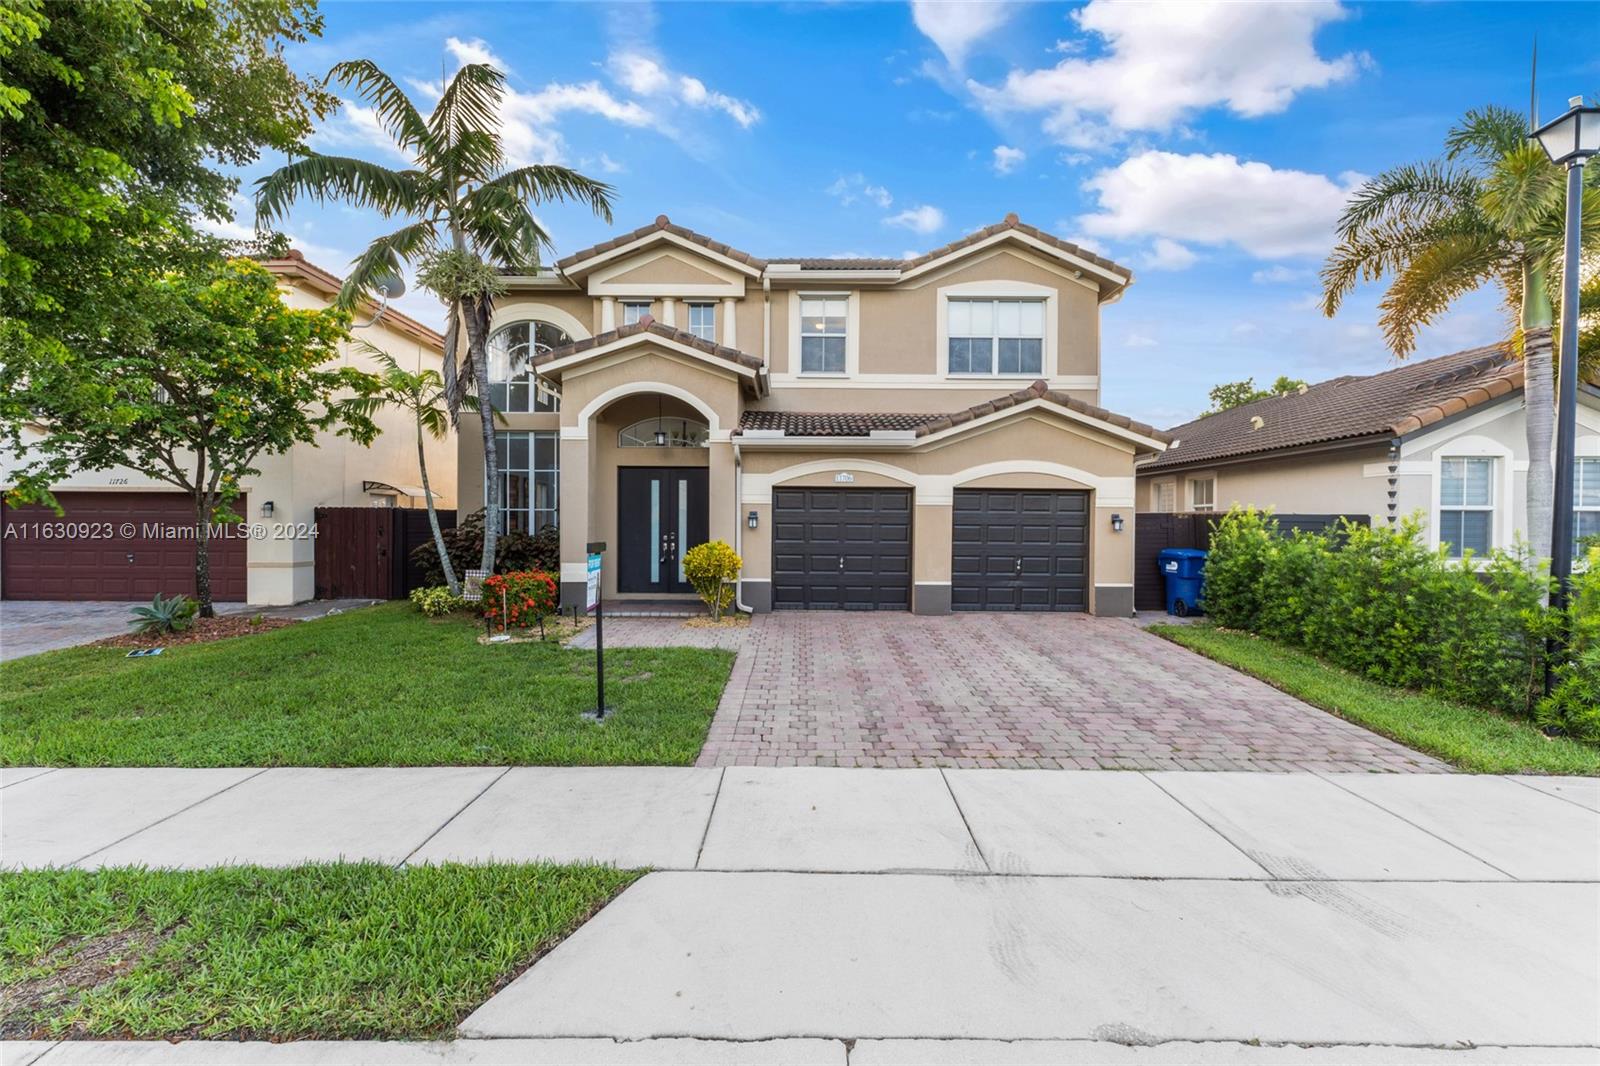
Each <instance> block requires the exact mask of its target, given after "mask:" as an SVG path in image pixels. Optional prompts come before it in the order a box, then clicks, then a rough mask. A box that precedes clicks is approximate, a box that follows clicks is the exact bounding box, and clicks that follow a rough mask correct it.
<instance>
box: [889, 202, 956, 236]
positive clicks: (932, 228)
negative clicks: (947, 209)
mask: <svg viewBox="0 0 1600 1066" xmlns="http://www.w3.org/2000/svg"><path fill="white" fill-rule="evenodd" d="M883 224H884V225H885V226H899V227H901V228H902V229H908V230H910V231H911V232H913V233H923V234H927V233H934V232H936V231H938V230H939V229H941V228H943V226H944V212H943V211H941V210H939V209H938V208H937V207H933V206H931V205H929V204H921V205H919V206H917V207H908V208H906V209H905V210H904V211H901V212H900V213H899V214H896V215H890V216H889V217H888V218H886V219H884V220H883Z"/></svg>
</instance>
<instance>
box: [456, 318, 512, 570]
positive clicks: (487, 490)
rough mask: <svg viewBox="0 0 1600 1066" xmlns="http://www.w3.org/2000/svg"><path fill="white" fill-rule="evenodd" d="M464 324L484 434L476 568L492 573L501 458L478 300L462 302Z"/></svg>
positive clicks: (486, 341)
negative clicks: (480, 543)
mask: <svg viewBox="0 0 1600 1066" xmlns="http://www.w3.org/2000/svg"><path fill="white" fill-rule="evenodd" d="M463 303H464V305H465V306H464V307H463V308H462V309H463V311H465V312H466V313H465V314H464V315H463V317H464V318H465V319H466V323H467V359H468V361H469V362H470V363H471V365H472V384H473V388H474V389H476V390H477V394H478V421H479V422H480V423H481V424H482V425H481V428H482V431H483V478H484V484H483V559H482V562H481V563H480V564H479V565H480V566H481V567H482V569H483V570H484V571H485V572H487V573H491V574H492V573H494V559H495V547H496V544H497V542H498V541H499V538H500V521H501V516H502V511H501V502H500V457H499V455H498V454H496V452H495V441H494V403H493V402H492V397H491V396H490V395H489V337H488V333H489V321H488V319H489V316H488V314H487V313H486V312H487V307H486V305H485V303H484V301H483V300H482V299H481V298H480V297H475V296H474V297H468V298H466V299H465V300H464V301H463Z"/></svg>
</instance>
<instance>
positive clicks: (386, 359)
mask: <svg viewBox="0 0 1600 1066" xmlns="http://www.w3.org/2000/svg"><path fill="white" fill-rule="evenodd" d="M361 347H362V348H363V349H364V350H365V351H366V352H367V353H368V354H369V355H371V356H372V357H373V358H374V359H376V360H378V362H379V363H380V364H381V365H382V367H383V374H382V375H381V376H380V377H379V379H378V382H379V385H378V389H379V391H378V393H377V395H376V396H375V397H373V400H374V401H375V402H374V404H373V407H374V408H376V407H379V406H391V407H399V408H403V409H404V410H405V411H406V412H408V413H409V414H410V415H411V416H412V418H413V419H414V420H415V422H416V425H417V470H418V472H419V473H420V474H421V475H422V495H423V496H424V497H426V498H427V501H428V526H429V527H430V528H431V529H432V530H433V546H434V547H435V548H437V549H438V551H439V565H440V566H441V567H443V569H444V583H445V584H446V585H449V586H450V594H451V595H452V596H459V595H461V582H460V581H458V580H457V579H456V570H455V567H454V566H452V565H450V552H449V551H448V550H447V549H446V548H445V544H444V532H443V530H441V529H440V528H439V513H438V511H436V510H435V509H434V506H433V488H432V486H430V485H429V484H428V455H427V451H426V450H425V447H424V445H425V444H426V442H427V438H428V437H430V436H431V437H432V438H433V439H434V440H442V439H444V437H445V435H446V434H448V433H449V431H450V419H449V414H448V413H447V410H446V408H447V406H448V405H447V403H446V402H445V395H444V378H443V377H441V376H440V375H439V372H438V371H437V370H431V369H429V368H427V367H419V368H418V369H417V370H416V371H414V372H413V371H409V370H406V369H405V368H404V367H402V366H401V365H400V364H399V363H397V362H396V361H395V358H394V356H392V355H390V354H389V353H388V352H386V351H384V350H383V349H381V348H378V347H375V346H374V345H371V344H368V343H367V342H365V341H362V342H361Z"/></svg>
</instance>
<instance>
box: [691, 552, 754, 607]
mask: <svg viewBox="0 0 1600 1066" xmlns="http://www.w3.org/2000/svg"><path fill="white" fill-rule="evenodd" d="M743 567H744V561H743V560H742V559H740V558H739V556H738V555H736V554H734V551H733V549H732V548H730V547H728V544H727V542H726V541H721V540H713V541H707V542H706V543H705V544H697V545H695V546H694V547H693V548H690V549H689V550H688V551H686V552H684V553H683V573H684V576H685V577H687V578H688V579H689V583H690V584H691V585H693V586H694V590H695V591H696V592H698V593H699V594H700V598H701V599H702V600H704V601H705V602H706V606H707V607H709V608H711V617H713V618H717V619H720V618H721V617H722V612H723V611H726V610H727V609H728V607H729V606H730V605H732V603H733V599H734V595H733V594H734V591H735V589H736V588H737V584H736V582H737V581H738V580H739V571H740V570H741V569H743Z"/></svg>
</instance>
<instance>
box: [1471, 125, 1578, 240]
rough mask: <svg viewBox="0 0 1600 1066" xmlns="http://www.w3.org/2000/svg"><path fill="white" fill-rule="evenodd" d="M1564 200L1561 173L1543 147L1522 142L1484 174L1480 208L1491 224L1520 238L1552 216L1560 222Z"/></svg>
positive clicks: (1479, 198) (1479, 199)
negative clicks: (1552, 163)
mask: <svg viewBox="0 0 1600 1066" xmlns="http://www.w3.org/2000/svg"><path fill="white" fill-rule="evenodd" d="M1564 199H1565V190H1564V187H1563V182H1562V179H1561V171H1560V170H1558V169H1557V168H1556V167H1554V166H1552V165H1551V163H1550V158H1549V157H1548V156H1547V155H1545V151H1544V149H1543V148H1541V147H1539V146H1538V145H1537V144H1534V143H1533V142H1531V141H1523V142H1522V143H1521V144H1519V145H1516V146H1515V147H1513V148H1511V149H1510V150H1509V151H1507V152H1506V153H1505V154H1504V155H1502V156H1501V157H1500V159H1499V160H1497V161H1496V162H1495V164H1494V166H1493V167H1491V168H1490V169H1489V171H1488V173H1487V174H1485V175H1484V178H1483V191H1482V192H1481V193H1480V194H1479V196H1478V205H1479V207H1480V208H1482V210H1483V213H1484V214H1485V215H1487V216H1488V217H1489V219H1490V221H1491V222H1493V223H1494V224H1495V225H1497V226H1499V227H1500V228H1501V229H1503V230H1505V231H1506V233H1507V234H1509V235H1511V236H1512V237H1518V236H1520V235H1522V234H1524V233H1527V232H1528V231H1529V230H1531V229H1533V228H1534V227H1535V226H1537V225H1539V224H1540V223H1541V222H1547V221H1548V220H1550V219H1551V218H1552V217H1553V218H1555V219H1558V220H1559V219H1560V218H1561V207H1562V202H1563V201H1564Z"/></svg>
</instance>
